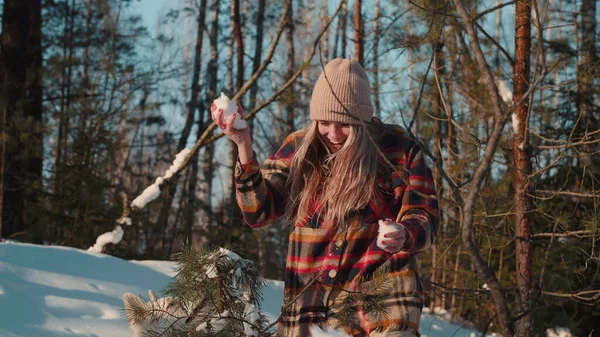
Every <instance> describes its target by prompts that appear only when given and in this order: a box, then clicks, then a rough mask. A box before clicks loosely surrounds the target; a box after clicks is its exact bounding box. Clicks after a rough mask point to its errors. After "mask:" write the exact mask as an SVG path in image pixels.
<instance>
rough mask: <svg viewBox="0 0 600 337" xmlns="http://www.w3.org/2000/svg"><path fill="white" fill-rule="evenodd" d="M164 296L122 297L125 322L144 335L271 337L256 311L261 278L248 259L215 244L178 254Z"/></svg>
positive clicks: (262, 282)
mask: <svg viewBox="0 0 600 337" xmlns="http://www.w3.org/2000/svg"><path fill="white" fill-rule="evenodd" d="M174 257H175V259H176V261H177V262H178V270H177V275H176V276H175V278H174V279H173V281H172V282H171V283H170V284H168V285H167V287H166V288H165V290H164V293H165V295H166V297H164V298H158V299H157V298H156V296H154V294H153V293H152V292H150V293H149V301H148V302H146V301H145V300H143V299H142V298H141V297H139V296H137V295H134V294H131V293H126V294H124V295H123V301H124V304H125V311H126V313H127V320H128V322H129V324H130V325H131V326H132V327H134V329H136V330H137V331H136V332H137V333H138V335H146V336H158V335H160V336H202V337H208V336H215V337H216V336H223V337H225V336H227V337H231V336H261V337H262V336H266V337H268V336H272V335H273V332H271V331H269V328H268V327H267V318H266V317H265V315H264V314H263V313H261V311H260V302H261V288H262V287H263V285H264V279H263V278H262V277H261V275H260V274H259V271H258V269H257V268H256V266H255V265H254V263H253V262H252V261H249V260H246V259H243V258H241V257H240V256H239V255H237V254H235V253H233V252H232V251H230V250H228V249H225V248H219V249H218V250H209V249H205V248H200V249H192V248H191V247H190V246H187V247H186V248H185V249H184V250H183V251H182V252H181V253H178V254H176V255H175V256H174Z"/></svg>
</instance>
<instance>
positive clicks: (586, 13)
mask: <svg viewBox="0 0 600 337" xmlns="http://www.w3.org/2000/svg"><path fill="white" fill-rule="evenodd" d="M580 12H581V14H580V15H581V24H580V25H581V46H580V47H579V53H580V55H581V56H580V58H579V64H578V66H577V110H578V112H579V115H580V116H581V122H580V125H581V127H579V129H580V130H581V131H580V134H579V136H580V137H585V134H586V133H588V132H591V131H596V130H598V126H599V123H598V120H599V119H600V113H598V108H596V107H594V104H595V103H594V97H595V96H596V94H595V92H594V91H595V88H594V78H595V77H596V75H594V74H595V73H596V72H595V71H594V70H595V69H596V68H597V66H598V55H597V51H596V0H582V1H581V11H580ZM583 148H584V151H583V154H582V156H581V158H582V159H581V160H582V161H583V163H584V164H585V165H586V166H587V167H588V168H590V169H591V170H592V175H596V174H600V164H598V161H597V159H596V160H593V159H592V158H594V157H595V156H594V154H595V153H597V151H598V149H599V147H598V146H597V145H585V146H584V147H583Z"/></svg>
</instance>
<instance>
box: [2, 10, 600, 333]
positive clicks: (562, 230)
mask: <svg viewBox="0 0 600 337" xmlns="http://www.w3.org/2000/svg"><path fill="white" fill-rule="evenodd" d="M153 1H155V0H143V1H139V0H138V1H135V0H26V1H24V0H4V1H0V10H2V30H1V35H0V47H1V49H0V118H1V125H0V127H1V135H2V137H1V138H0V190H1V191H2V193H0V207H1V212H0V227H1V229H2V230H1V238H2V239H11V240H18V241H23V242H32V243H37V244H45V245H51V244H56V245H67V246H72V247H78V248H87V247H89V246H91V245H93V244H94V242H95V240H96V237H97V236H98V235H99V234H101V233H104V232H107V231H111V230H112V229H113V228H114V227H115V224H116V223H115V222H116V221H117V219H120V218H122V216H124V215H128V216H129V217H130V218H131V219H132V223H131V225H130V226H125V227H124V229H125V233H124V236H123V239H122V241H121V242H120V243H118V244H115V245H109V246H107V247H106V248H105V253H107V254H111V255H114V256H118V257H122V258H126V259H146V260H147V259H161V260H166V259H169V257H170V256H171V254H173V253H175V252H178V251H181V249H182V245H183V244H185V243H186V242H187V243H190V244H192V245H193V246H195V247H207V246H208V247H216V246H220V245H223V244H225V243H234V244H236V245H237V247H238V252H239V253H241V254H242V255H245V256H248V257H250V258H251V259H252V260H254V261H255V262H256V264H257V265H258V266H259V268H260V270H261V271H262V273H263V275H264V276H265V277H267V278H272V279H282V276H283V265H284V258H285V252H286V239H287V235H288V233H289V226H287V225H286V224H284V223H283V221H279V223H276V224H274V225H272V226H270V227H268V228H265V229H260V230H251V229H250V228H249V227H248V226H245V225H244V223H243V220H242V219H241V216H240V213H239V210H238V208H237V206H236V203H235V199H234V196H235V190H234V188H233V180H232V177H233V173H232V167H233V166H234V163H235V160H236V153H235V147H234V146H232V144H231V143H230V142H229V141H227V140H225V139H221V137H220V136H219V132H217V131H215V128H214V125H212V123H211V119H210V116H209V109H208V105H209V103H210V102H211V101H212V100H213V99H215V98H217V97H218V96H219V94H220V93H221V92H224V93H225V94H227V95H228V96H229V97H234V98H235V99H239V101H240V102H241V103H242V105H243V106H244V108H245V111H246V114H247V116H248V117H249V118H250V121H251V128H252V132H253V137H254V143H255V149H256V151H257V155H258V157H259V160H263V159H265V158H266V157H267V156H268V155H270V154H271V153H273V152H274V151H276V150H277V147H278V145H279V144H280V143H281V141H282V139H283V138H284V137H285V136H286V135H287V134H289V133H290V132H292V131H293V130H295V129H297V128H301V127H303V126H305V125H306V124H307V122H308V104H309V102H310V95H311V91H312V86H313V85H314V82H315V80H316V76H318V74H319V73H320V71H321V69H322V67H323V65H324V64H325V63H326V62H327V61H328V60H329V59H332V58H335V57H352V58H353V59H355V60H357V61H358V62H360V63H361V64H362V65H363V66H364V67H365V69H366V70H367V71H368V73H369V76H370V79H371V83H372V87H373V92H372V94H373V96H372V98H373V102H374V105H375V111H376V112H375V113H376V116H377V117H378V118H380V119H382V120H383V121H384V122H386V123H394V124H399V125H402V126H404V127H405V128H406V129H407V130H408V131H409V132H410V133H411V134H413V135H414V136H415V137H417V139H419V140H420V142H421V143H422V146H423V148H424V149H425V151H426V153H427V157H428V160H429V161H430V164H431V167H432V168H433V170H434V176H435V180H436V183H437V188H438V193H439V196H440V204H441V209H442V211H443V216H442V219H443V221H442V223H443V224H442V227H441V232H440V234H439V236H438V238H437V241H436V244H435V245H434V247H433V248H432V249H430V250H428V251H427V252H425V253H424V254H422V255H421V257H420V260H421V262H422V265H421V268H422V275H423V281H424V285H425V288H426V291H427V300H426V305H427V306H430V307H431V308H444V309H446V310H449V311H451V312H452V313H453V314H454V315H455V318H456V319H465V320H468V321H470V322H473V324H475V325H476V327H477V328H478V329H480V330H482V331H487V332H490V331H497V332H499V333H501V334H502V335H503V336H507V337H508V336H536V335H538V334H541V333H542V332H543V331H544V330H545V328H546V327H554V326H557V325H558V326H564V327H568V328H569V329H571V331H572V332H573V334H574V335H577V336H592V335H594V333H596V334H599V333H600V321H599V320H598V315H599V314H600V310H598V303H599V301H600V290H599V289H600V247H599V246H598V243H599V241H598V238H599V235H598V222H599V221H600V215H599V213H598V212H599V206H600V187H599V186H600V181H599V178H600V159H598V158H599V152H600V129H599V123H600V121H599V120H600V112H599V105H600V97H599V96H598V94H599V93H598V91H599V89H598V84H599V76H598V74H599V72H598V60H599V58H598V51H597V46H598V39H597V36H598V29H597V21H598V13H597V10H596V7H597V4H596V2H595V1H594V0H576V1H573V0H531V1H520V0H518V1H490V0H485V1H466V0H452V1H450V0H448V1H436V0H430V1H428V0H406V1H395V0H372V1H367V0H363V1H361V0H349V1H337V0H331V1H327V0H323V1H321V0H297V1H281V0H231V1H229V0H178V1H175V2H172V3H171V5H172V6H170V7H166V8H167V9H168V10H166V11H164V12H159V13H154V14H153V15H155V16H156V18H158V24H157V25H156V27H148V24H147V21H145V18H144V17H143V16H142V15H141V14H140V13H142V12H144V13H147V9H146V10H145V11H144V8H145V7H146V6H148V4H149V3H150V2H153ZM153 7H156V3H153ZM186 147H187V148H190V149H192V156H190V157H189V158H188V159H187V160H186V168H185V169H184V170H182V171H181V172H180V174H179V175H176V176H175V177H174V178H172V179H169V181H168V182H167V183H166V184H165V185H162V186H161V189H162V192H161V195H160V197H159V198H158V199H157V200H155V201H154V202H152V203H150V204H149V205H148V206H146V207H144V208H142V209H130V207H128V205H129V203H130V202H131V199H132V198H134V197H135V196H137V195H139V194H140V193H141V192H142V191H143V190H144V189H145V187H146V186H148V185H150V184H152V183H153V182H154V180H155V179H156V177H158V176H161V175H162V174H163V173H164V171H165V170H166V169H167V168H168V167H169V166H170V164H171V162H172V161H173V159H174V158H175V155H176V154H177V153H179V152H180V151H181V150H182V149H184V148H186Z"/></svg>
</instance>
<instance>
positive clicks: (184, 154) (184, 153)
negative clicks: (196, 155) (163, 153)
mask: <svg viewBox="0 0 600 337" xmlns="http://www.w3.org/2000/svg"><path fill="white" fill-rule="evenodd" d="M189 153H190V149H188V148H185V149H183V150H181V152H179V153H178V154H177V155H176V156H175V160H173V164H172V165H171V167H169V169H168V170H167V172H165V175H164V178H165V179H169V178H171V177H172V176H173V174H175V172H177V170H179V168H180V167H181V164H183V161H184V160H185V158H186V157H187V155H188V154H189Z"/></svg>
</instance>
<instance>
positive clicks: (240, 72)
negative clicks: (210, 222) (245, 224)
mask: <svg viewBox="0 0 600 337" xmlns="http://www.w3.org/2000/svg"><path fill="white" fill-rule="evenodd" d="M231 16H232V25H233V27H232V28H233V36H234V39H235V48H234V45H233V44H232V46H231V51H232V53H233V52H234V50H235V56H236V62H237V70H236V74H235V90H232V93H233V92H237V91H238V90H240V89H241V88H242V85H243V84H244V40H243V37H242V28H241V27H242V24H241V19H240V1H239V0H233V1H232V7H231ZM231 73H232V74H231V76H232V78H233V69H232V71H231ZM232 89H233V88H232ZM237 157H238V150H237V145H236V144H235V143H234V142H233V141H231V140H229V167H230V169H231V174H230V175H229V184H228V187H227V191H228V193H227V195H228V200H227V202H226V204H227V205H228V207H229V209H228V211H229V212H228V217H227V218H228V223H229V224H230V225H232V226H233V225H236V224H237V223H238V220H240V217H241V212H240V211H239V208H238V207H237V202H236V197H235V177H234V171H235V165H236V162H237Z"/></svg>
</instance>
